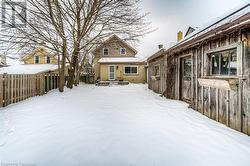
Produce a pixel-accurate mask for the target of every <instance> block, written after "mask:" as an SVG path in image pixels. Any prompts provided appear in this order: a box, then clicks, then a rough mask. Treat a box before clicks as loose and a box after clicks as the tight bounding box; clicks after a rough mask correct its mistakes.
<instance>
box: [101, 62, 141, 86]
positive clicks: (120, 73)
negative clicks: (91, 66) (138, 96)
mask: <svg viewBox="0 0 250 166" xmlns="http://www.w3.org/2000/svg"><path fill="white" fill-rule="evenodd" d="M110 65H115V78H116V80H117V81H118V80H119V79H122V80H124V81H129V82H132V83H145V82H146V70H145V65H134V64H100V71H101V73H100V75H101V81H109V66H110ZM125 66H138V74H133V75H132V74H131V75H126V74H124V67H125Z"/></svg>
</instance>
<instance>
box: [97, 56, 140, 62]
mask: <svg viewBox="0 0 250 166" xmlns="http://www.w3.org/2000/svg"><path fill="white" fill-rule="evenodd" d="M144 61H145V60H144V59H142V58H138V57H117V58H101V59H100V60H99V61H98V63H133V62H144Z"/></svg>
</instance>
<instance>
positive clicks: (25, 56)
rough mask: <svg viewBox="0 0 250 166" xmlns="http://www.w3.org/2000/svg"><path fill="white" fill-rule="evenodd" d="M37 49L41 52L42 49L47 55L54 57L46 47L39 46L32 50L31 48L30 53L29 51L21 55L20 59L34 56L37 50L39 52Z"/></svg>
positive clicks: (23, 59)
mask: <svg viewBox="0 0 250 166" xmlns="http://www.w3.org/2000/svg"><path fill="white" fill-rule="evenodd" d="M39 51H41V52H42V51H44V52H46V53H47V54H48V56H50V57H54V56H55V55H54V54H51V52H49V51H48V50H47V49H45V48H42V47H40V48H36V49H34V50H33V51H32V52H31V53H29V54H26V55H23V56H22V57H21V61H25V60H27V59H29V58H30V57H32V56H34V55H35V54H36V53H37V52H39Z"/></svg>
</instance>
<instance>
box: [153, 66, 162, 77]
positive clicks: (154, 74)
mask: <svg viewBox="0 0 250 166" xmlns="http://www.w3.org/2000/svg"><path fill="white" fill-rule="evenodd" d="M156 67H158V68H159V70H158V71H159V74H156V73H155V72H156V70H155V68H156ZM160 75H161V65H160V64H157V65H154V66H153V76H160Z"/></svg>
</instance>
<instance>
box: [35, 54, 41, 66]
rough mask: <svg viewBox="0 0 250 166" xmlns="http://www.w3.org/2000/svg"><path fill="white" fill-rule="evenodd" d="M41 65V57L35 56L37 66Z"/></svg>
mask: <svg viewBox="0 0 250 166" xmlns="http://www.w3.org/2000/svg"><path fill="white" fill-rule="evenodd" d="M39 63H40V57H39V56H38V55H36V56H35V64H39Z"/></svg>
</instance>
